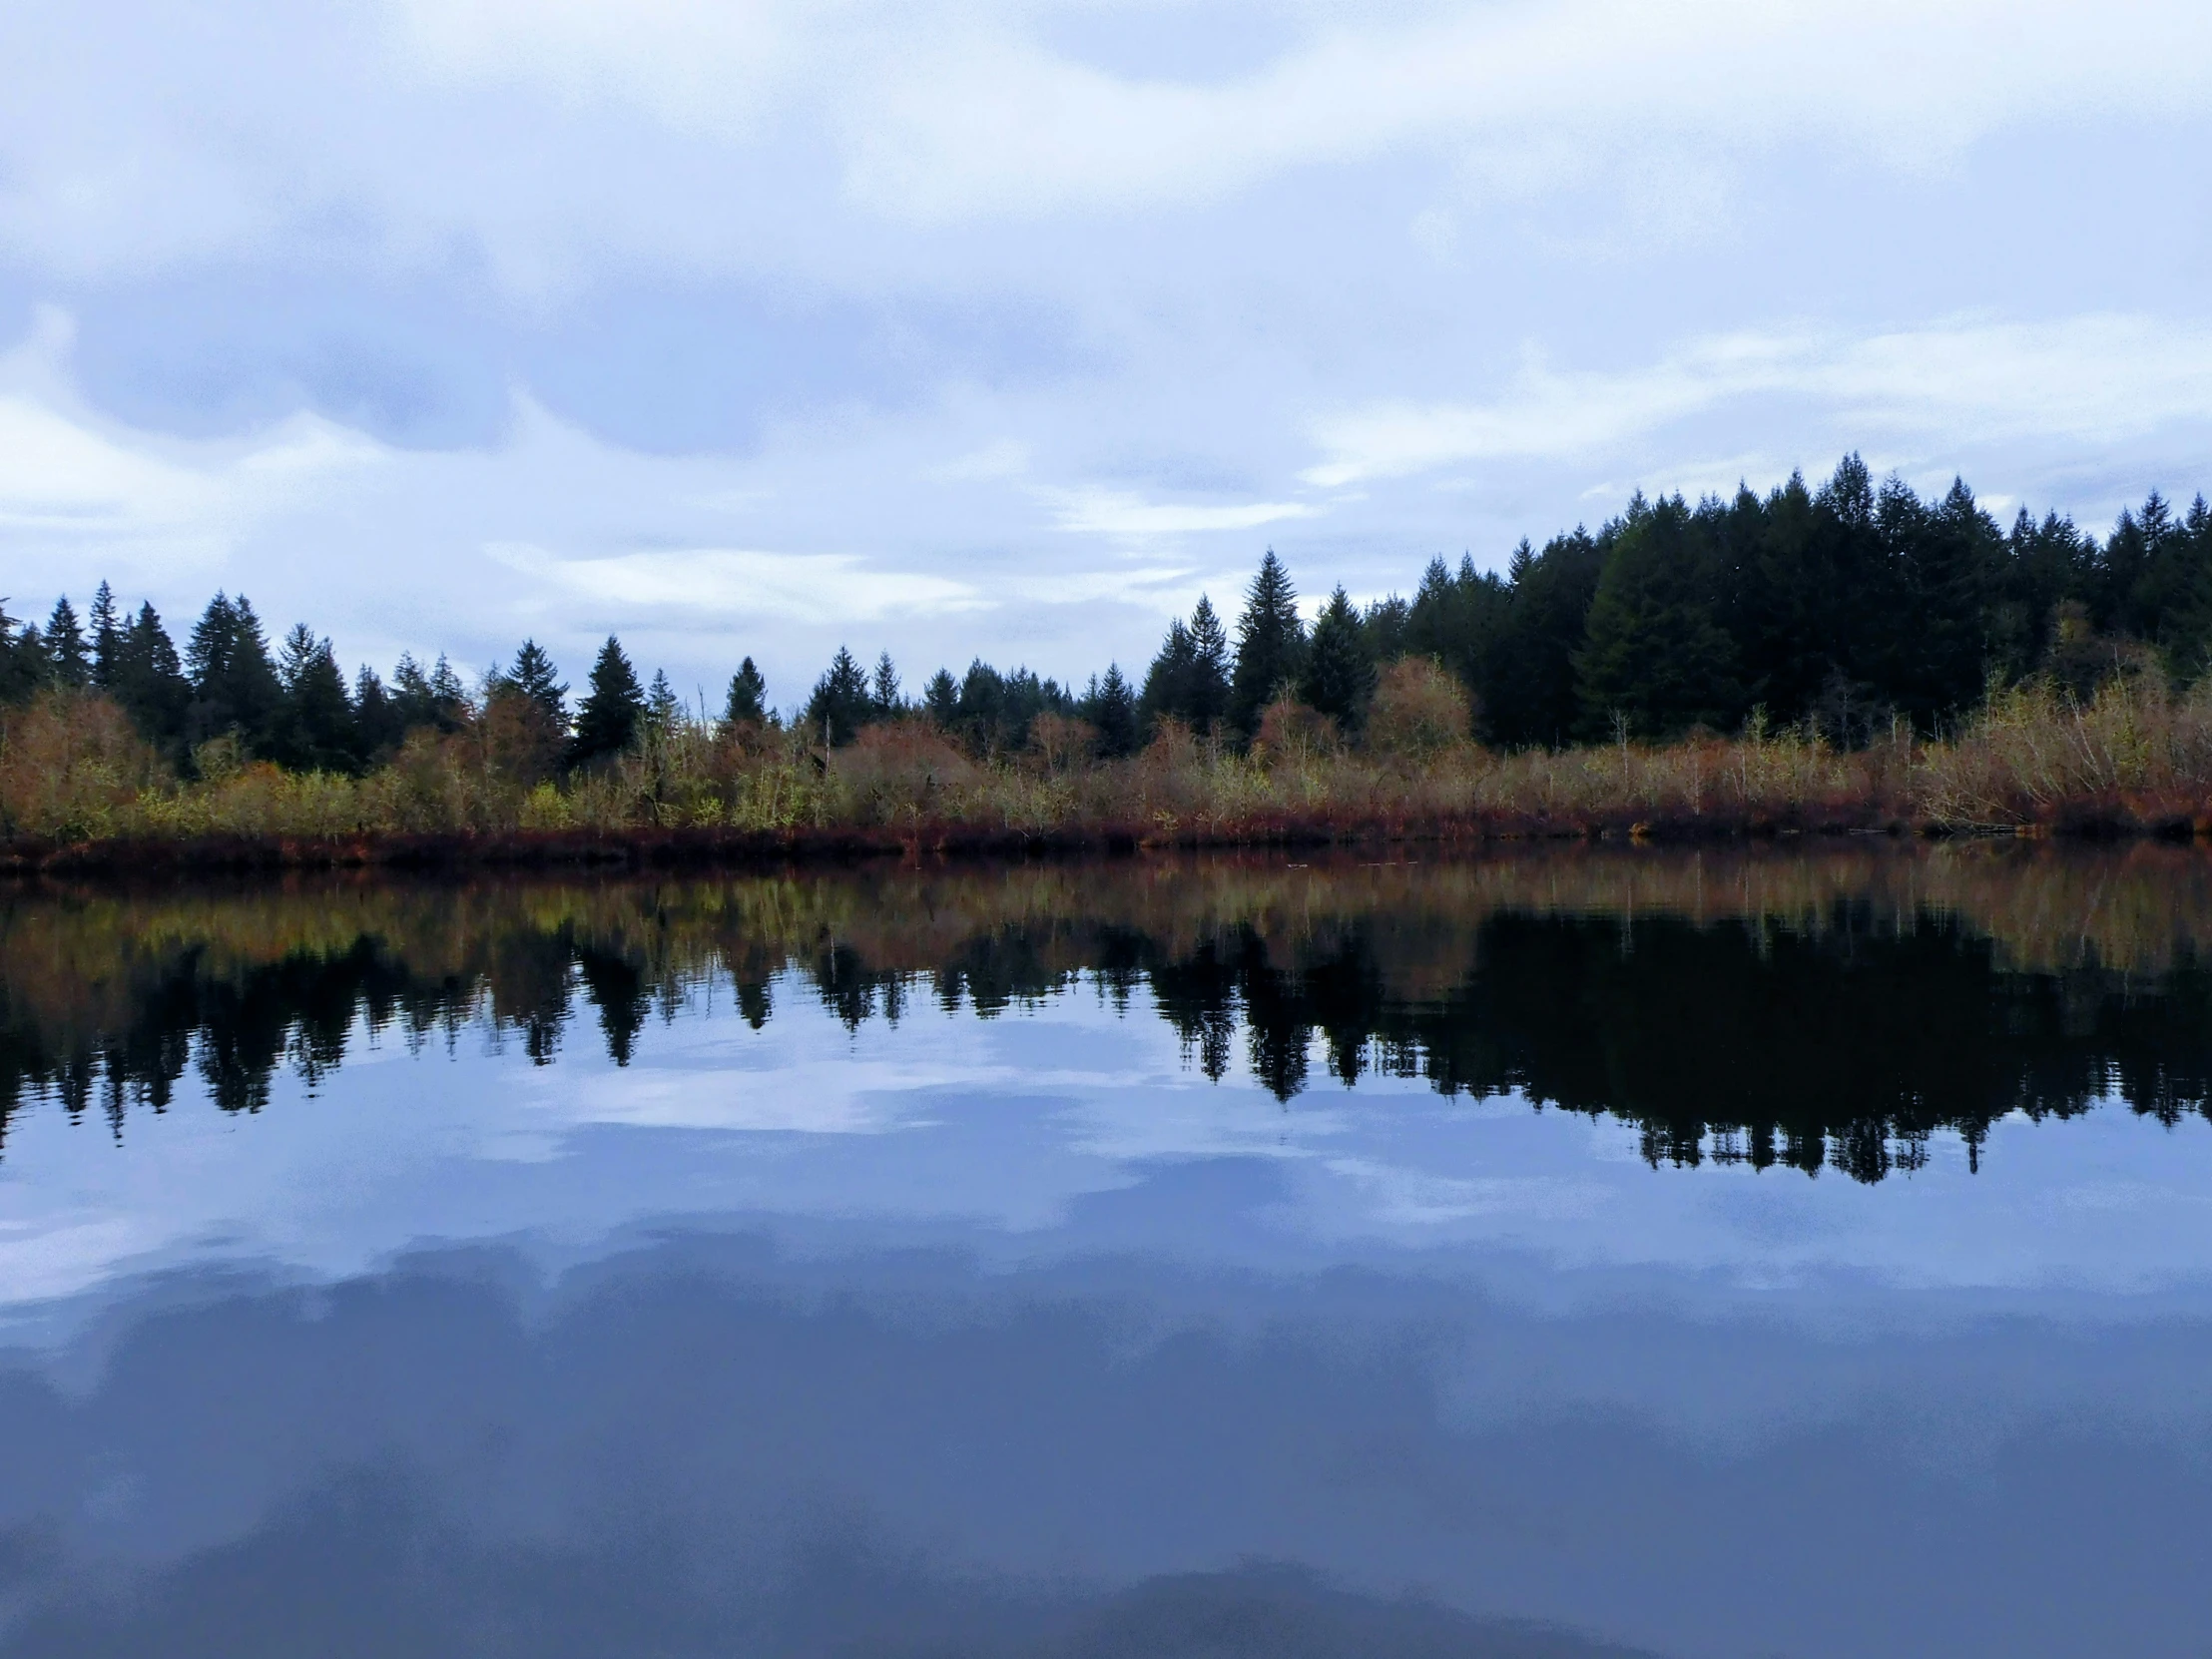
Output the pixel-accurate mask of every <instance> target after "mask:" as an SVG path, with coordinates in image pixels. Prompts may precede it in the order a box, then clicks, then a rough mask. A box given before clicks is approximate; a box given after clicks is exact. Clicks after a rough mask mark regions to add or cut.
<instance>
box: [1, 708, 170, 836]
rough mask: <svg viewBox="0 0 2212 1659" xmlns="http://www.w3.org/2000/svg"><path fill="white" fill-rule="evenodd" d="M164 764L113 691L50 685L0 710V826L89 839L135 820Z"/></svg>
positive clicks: (12, 830)
mask: <svg viewBox="0 0 2212 1659" xmlns="http://www.w3.org/2000/svg"><path fill="white" fill-rule="evenodd" d="M167 776H168V774H167V769H166V768H165V767H164V766H163V765H162V763H161V760H160V758H159V757H158V756H157V755H156V754H155V752H154V750H153V749H152V747H151V746H149V745H148V744H147V743H146V742H145V740H144V739H142V738H141V737H140V736H139V735H138V733H137V731H136V729H135V728H133V726H132V725H131V720H130V717H129V716H128V715H126V714H125V713H124V712H123V710H122V709H121V708H119V707H118V706H117V705H116V704H115V703H114V702H113V701H112V700H111V699H109V698H106V697H103V696H99V695H97V694H92V693H85V692H74V691H50V692H46V693H44V694H42V695H41V696H39V697H37V698H34V699H33V700H32V701H31V702H29V703H26V704H22V705H19V706H17V707H14V708H10V709H5V710H0V832H4V833H6V834H9V835H37V836H41V837H45V838H51V839H55V840H72V841H73V840H87V839H91V838H93V837H96V836H100V835H107V834H114V833H118V832H120V831H123V830H128V829H130V828H131V823H132V817H131V813H132V809H133V807H134V806H135V804H136V803H137V801H138V799H139V797H140V796H141V795H143V794H144V793H145V792H147V791H149V790H152V789H156V788H158V787H160V786H161V785H162V784H163V783H165V782H166V781H167Z"/></svg>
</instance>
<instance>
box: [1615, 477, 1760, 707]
mask: <svg viewBox="0 0 2212 1659" xmlns="http://www.w3.org/2000/svg"><path fill="white" fill-rule="evenodd" d="M1697 553H1698V548H1697V545H1696V540H1695V537H1694V534H1693V531H1692V524H1691V516H1690V510H1689V508H1688V506H1687V505H1686V504H1685V503H1684V501H1683V500H1682V498H1681V497H1680V496H1679V495H1677V496H1669V497H1662V498H1661V499H1660V500H1659V501H1658V502H1656V503H1647V502H1646V501H1645V500H1644V499H1643V497H1642V495H1641V494H1638V495H1637V496H1636V497H1635V499H1633V500H1632V501H1631V502H1630V503H1629V510H1628V516H1627V519H1626V522H1625V524H1624V526H1623V528H1622V530H1621V533H1620V535H1619V536H1618V537H1617V538H1616V539H1615V541H1614V543H1613V546H1612V549H1611V551H1610V552H1609V553H1608V554H1607V556H1606V560H1605V568H1604V571H1603V573H1602V574H1601V575H1600V576H1599V578H1598V586H1597V593H1596V596H1595V597H1594V598H1593V599H1592V601H1591V604H1590V616H1589V624H1588V632H1587V638H1586V643H1585V644H1584V646H1583V648H1582V651H1581V653H1580V655H1579V656H1578V657H1577V659H1576V663H1575V666H1576V670H1577V673H1578V675H1579V678H1580V692H1581V699H1582V709H1583V732H1584V735H1585V736H1588V737H1591V738H1603V737H1605V736H1606V735H1608V734H1609V733H1610V731H1611V730H1612V726H1613V722H1614V720H1615V718H1616V717H1620V718H1625V719H1626V721H1627V722H1628V727H1629V730H1631V731H1633V732H1635V733H1637V734H1638V735H1640V736H1649V737H1665V736H1671V735H1674V734H1677V733H1680V732H1681V731H1683V730H1684V729H1686V728H1688V727H1690V726H1693V725H1700V724H1702V725H1705V726H1710V727H1713V728H1716V729H1721V730H1727V729H1732V728H1733V727H1734V726H1735V725H1736V724H1737V722H1738V721H1739V719H1740V718H1741V714H1742V710H1741V708H1740V707H1739V705H1740V702H1741V689H1740V687H1739V686H1738V683H1737V680H1736V648H1735V642H1734V641H1733V640H1731V639H1730V638H1729V636H1728V634H1727V632H1726V631H1725V630H1724V629H1723V628H1722V627H1721V625H1720V623H1719V622H1718V621H1717V620H1716V618H1715V616H1714V614H1713V612H1714V606H1713V604H1712V601H1711V597H1710V588H1709V584H1708V583H1707V582H1706V581H1705V580H1704V577H1705V575H1706V573H1705V572H1704V571H1702V570H1701V569H1700V568H1699V561H1698V558H1697Z"/></svg>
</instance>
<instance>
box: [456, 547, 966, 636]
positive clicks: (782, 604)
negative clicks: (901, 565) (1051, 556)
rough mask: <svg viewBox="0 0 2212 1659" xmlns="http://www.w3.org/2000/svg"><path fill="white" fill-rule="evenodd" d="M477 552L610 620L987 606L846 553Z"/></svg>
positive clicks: (849, 614)
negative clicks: (660, 614)
mask: <svg viewBox="0 0 2212 1659" xmlns="http://www.w3.org/2000/svg"><path fill="white" fill-rule="evenodd" d="M484 551H485V552H486V553H488V554H489V555H490V556H491V557H492V558H494V559H496V560H497V561H498V562H499V563H501V564H503V565H505V566H506V567H507V568H508V569H510V570H515V571H520V572H522V573H523V574H524V575H527V576H530V577H533V578H535V579H537V580H539V581H541V582H545V583H548V584H550V585H552V586H554V587H557V588H561V589H564V590H566V591H567V592H568V593H570V594H573V595H575V596H576V597H578V598H580V599H584V600H588V601H590V602H591V603H592V604H593V605H594V606H595V607H596V612H595V614H598V615H602V616H605V617H607V618H608V619H609V621H610V623H612V622H614V621H618V620H620V618H621V615H622V613H624V612H630V613H632V614H635V613H638V612H642V611H650V610H661V611H670V612H679V613H684V614H685V615H686V616H687V617H688V619H689V622H690V624H691V625H694V626H700V627H721V626H726V625H727V624H729V623H730V622H732V621H737V620H748V619H754V618H786V619H789V620H793V621H798V622H805V623H813V624H818V625H821V626H826V627H834V626H837V625H840V624H843V623H847V622H877V621H880V620H882V619H883V618H885V617H888V616H943V615H946V614H948V613H955V612H960V611H974V610H981V609H984V608H986V607H987V606H988V605H989V603H990V601H988V600H986V599H985V598H984V597H983V596H982V595H981V594H979V593H978V592H977V591H976V590H975V588H973V587H972V586H970V585H969V584H968V583H965V582H958V581H953V580H951V579H949V578H947V577H942V576H929V575H923V574H919V573H916V572H911V571H890V570H883V569H880V568H873V567H871V566H870V564H869V562H868V561H867V560H865V559H862V558H860V557H859V556H858V555H856V554H851V553H770V552H761V551H757V550H753V549H742V548H726V547H702V548H686V549H681V550H669V551H657V552H644V553H621V554H616V555H613V556H611V557H605V558H571V559H562V558H556V557H554V556H553V555H552V554H549V553H547V552H546V551H545V550H544V549H543V548H539V547H533V546H530V545H528V544H526V543H517V542H492V543H489V544H487V545H486V547H485V549H484Z"/></svg>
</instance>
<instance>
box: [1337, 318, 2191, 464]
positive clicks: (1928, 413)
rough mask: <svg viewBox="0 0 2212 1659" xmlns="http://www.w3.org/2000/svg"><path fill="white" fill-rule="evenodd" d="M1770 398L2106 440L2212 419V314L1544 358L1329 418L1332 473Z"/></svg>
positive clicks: (1876, 425)
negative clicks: (1451, 395) (1636, 364)
mask: <svg viewBox="0 0 2212 1659" xmlns="http://www.w3.org/2000/svg"><path fill="white" fill-rule="evenodd" d="M1758 397H1778V398H1785V399H1788V400H1789V401H1790V402H1791V403H1792V405H1793V406H1795V407H1803V406H1806V405H1810V406H1812V407H1814V408H1817V409H1819V410H1820V411H1821V412H1822V413H1823V414H1824V415H1827V416H1829V417H1831V418H1832V420H1833V421H1834V422H1835V423H1836V424H1838V425H1841V426H1843V427H1845V428H1847V429H1850V430H1854V431H1858V432H1863V433H1867V434H1869V435H1874V434H1910V435H1913V436H1937V437H1946V438H1948V439H1950V440H1951V441H1952V442H1954V443H1956V442H1972V443H1975V444H1986V443H1988V442H1991V441H1998V440H2007V439H2010V440H2024V439H2054V440H2070V441H2075V442H2080V443H2084V444H2088V443H2094V444H2097V445H2100V446H2101V445H2108V444H2110V443H2111V442H2113V441H2114V440H2125V439H2127V438H2130V437H2137V436H2140V435H2143V434H2146V433H2150V432H2153V431H2155V430H2158V429H2159V428H2161V427H2165V426H2168V425H2172V424H2174V423H2190V422H2202V421H2207V420H2212V328H2207V327H2205V326H2202V325H2199V324H2196V323H2191V322H2177V321H2172V320H2166V319H2160V318H2154V317H2146V316H2129V315H2091V316H2081V317H2071V318H2064V319H2060V320H2057V321H2051V322H2042V323H2004V322H1986V321H1960V322H1951V323H1941V324H1936V325H1932V326H1929V327H1926V328H1920V329H1908V330H1897V331H1890V332H1883V333H1878V334H1873V335H1870V336H1867V337H1863V338H1856V339H1855V338H1851V337H1848V336H1844V335H1840V334H1835V333H1827V332H1813V331H1805V332H1795V333H1753V332H1746V333H1737V334H1727V335H1720V336H1715V337H1711V338H1706V339H1702V340H1697V341H1694V342H1692V343H1691V344H1689V345H1687V346H1685V347H1683V348H1682V349H1681V350H1679V351H1676V352H1673V353H1670V354H1668V355H1666V356H1664V357H1661V358H1659V359H1658V360H1656V361H1654V362H1651V363H1648V364H1646V365H1645V366H1643V367H1640V368H1634V369H1627V370H1619V371H1613V370H1595V371H1587V372H1562V371H1558V370H1554V369H1552V368H1550V367H1549V366H1548V365H1547V364H1546V363H1545V362H1544V361H1542V359H1541V358H1539V357H1531V358H1530V359H1529V360H1527V361H1526V362H1524V364H1523V365H1522V367H1521V369H1520V371H1519V373H1518V374H1517V375H1516V376H1515V377H1514V379H1513V382H1512V384H1511V386H1510V387H1509V389H1507V390H1506V391H1505V392H1504V393H1503V394H1502V395H1500V396H1498V397H1496V398H1494V399H1491V400H1489V401H1487V402H1428V403H1415V402H1409V401H1404V400H1397V399H1387V400H1379V401H1375V402H1371V403H1367V404H1362V405H1359V406H1356V407H1353V408H1351V409H1347V410H1344V411H1342V412H1340V413H1336V414H1332V415H1328V416H1325V417H1323V418H1322V419H1320V420H1318V421H1316V422H1315V424H1314V428H1313V432H1314V438H1315V441H1316V442H1317V443H1318V444H1319V446H1320V447H1321V449H1322V451H1323V452H1324V455H1325V457H1326V458H1325V459H1324V460H1323V461H1321V462H1320V463H1318V464H1316V465H1314V466H1311V467H1309V468H1307V469H1306V471H1305V472H1304V474H1303V477H1304V478H1305V480H1306V481H1307V482H1308V483H1309V484H1313V485H1316V486H1319V487H1322V488H1332V489H1333V488H1340V487H1342V486H1345V485H1348V484H1354V483H1361V482H1366V481H1369V480H1374V479H1380V478H1395V477H1405V476H1408V475H1412V474H1417V473H1421V472H1426V471H1431V470H1434V469H1436V468H1438V467H1445V466H1452V465H1457V464H1462V463H1466V462H1481V461H1514V460H1532V459H1546V460H1549V459H1560V458H1567V457H1577V456H1595V455H1599V454H1602V453H1603V452H1605V451H1607V450H1609V449H1611V448H1614V447H1617V446H1619V445H1622V444H1624V443H1627V442H1630V441H1631V440H1636V439H1642V438H1646V437H1648V436H1650V435H1651V434H1654V433H1656V432H1660V431H1662V430H1664V429H1665V428H1667V427H1669V426H1671V425H1673V424H1675V423H1677V422H1681V421H1684V420H1687V419H1689V418H1690V417H1692V416H1695V415H1702V414H1707V413H1710V412H1712V411H1715V410H1717V409H1720V408H1721V407H1722V406H1724V405H1727V404H1730V403H1735V402H1740V401H1744V400H1748V399H1752V398H1758Z"/></svg>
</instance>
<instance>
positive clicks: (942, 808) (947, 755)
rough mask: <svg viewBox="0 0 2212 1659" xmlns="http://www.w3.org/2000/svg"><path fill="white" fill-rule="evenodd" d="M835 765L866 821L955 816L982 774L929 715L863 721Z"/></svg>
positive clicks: (839, 779)
mask: <svg viewBox="0 0 2212 1659" xmlns="http://www.w3.org/2000/svg"><path fill="white" fill-rule="evenodd" d="M830 770H831V771H832V772H833V774H834V775H835V778H836V781H837V783H838V784H839V785H840V786H841V787H842V789H843V791H844V793H845V797H846V799H847V800H848V801H849V802H850V803H851V805H852V807H853V808H855V809H856V810H857V811H858V814H859V816H860V818H861V820H862V822H864V823H870V824H912V823H917V822H919V821H922V820H934V819H940V818H947V817H951V816H954V814H955V812H956V811H957V809H958V807H959V806H960V804H961V803H962V802H963V801H964V799H965V798H966V796H967V795H968V793H969V791H970V789H971V788H972V786H973V784H974V781H975V779H976V776H977V768H976V765H975V763H974V762H972V761H970V760H969V759H968V758H967V756H966V755H964V754H962V753H961V752H960V750H959V749H958V748H957V747H955V746H954V745H953V743H952V742H951V741H950V740H949V739H948V738H946V737H945V735H944V734H943V732H941V731H939V730H938V729H937V728H936V727H935V726H932V725H930V724H928V723H927V722H925V721H918V720H901V721H895V722H891V723H889V724H885V725H878V726H864V727H862V728H861V729H860V733H859V736H858V737H856V738H855V739H854V740H853V741H852V743H851V744H850V746H849V747H847V748H844V749H840V750H838V751H836V752H835V754H834V756H833V757H832V760H831V763H830Z"/></svg>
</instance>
